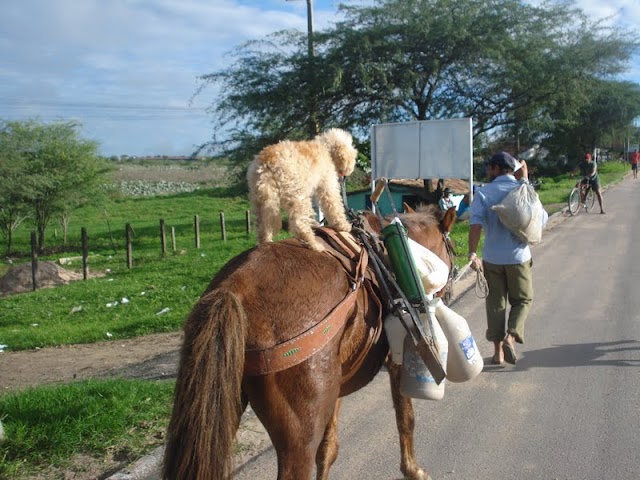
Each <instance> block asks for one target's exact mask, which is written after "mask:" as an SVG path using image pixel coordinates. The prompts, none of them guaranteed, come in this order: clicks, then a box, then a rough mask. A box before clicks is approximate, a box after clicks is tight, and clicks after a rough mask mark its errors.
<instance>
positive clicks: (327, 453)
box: [316, 399, 340, 480]
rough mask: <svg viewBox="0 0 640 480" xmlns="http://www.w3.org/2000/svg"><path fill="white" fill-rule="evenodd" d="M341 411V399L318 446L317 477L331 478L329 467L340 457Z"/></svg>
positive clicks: (319, 478)
mask: <svg viewBox="0 0 640 480" xmlns="http://www.w3.org/2000/svg"><path fill="white" fill-rule="evenodd" d="M339 411H340V399H338V400H337V401H336V406H335V408H334V409H333V415H331V420H329V423H328V424H327V428H326V430H325V431H324V438H323V439H322V443H320V447H319V448H318V454H317V455H316V472H317V473H316V479H317V480H327V479H328V478H329V469H330V468H331V465H333V462H335V461H336V458H338V412H339Z"/></svg>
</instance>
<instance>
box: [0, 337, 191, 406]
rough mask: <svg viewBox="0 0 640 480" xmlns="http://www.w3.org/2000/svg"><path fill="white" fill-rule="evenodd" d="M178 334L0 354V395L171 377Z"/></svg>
mask: <svg viewBox="0 0 640 480" xmlns="http://www.w3.org/2000/svg"><path fill="white" fill-rule="evenodd" d="M181 344H182V332H171V333H160V334H154V335H146V336H144V337H136V338H132V339H127V340H114V341H109V342H99V343H91V344H80V345H67V346H62V347H52V348H40V349H34V350H26V351H20V352H3V353H0V394H1V393H4V392H7V391H15V390H21V389H24V388H27V387H32V386H38V385H45V384H52V383H67V382H72V381H74V380H85V379H88V378H96V377H122V378H138V379H163V378H172V377H175V376H176V374H177V367H178V356H179V350H180V346H181Z"/></svg>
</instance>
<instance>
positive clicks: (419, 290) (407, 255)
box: [382, 223, 425, 304]
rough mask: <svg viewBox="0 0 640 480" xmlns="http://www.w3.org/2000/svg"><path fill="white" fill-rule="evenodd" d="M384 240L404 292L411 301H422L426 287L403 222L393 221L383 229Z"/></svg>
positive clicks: (392, 266)
mask: <svg viewBox="0 0 640 480" xmlns="http://www.w3.org/2000/svg"><path fill="white" fill-rule="evenodd" d="M382 240H383V241H384V244H385V246H386V247H387V253H388V255H389V261H390V262H391V268H392V269H393V273H394V274H395V276H396V281H397V282H398V285H399V286H400V289H401V290H402V293H404V294H405V295H406V297H407V299H408V300H409V301H410V302H411V303H414V304H415V303H421V302H422V300H423V299H424V298H425V292H424V287H423V286H422V282H421V281H419V280H418V278H417V275H418V269H417V267H416V264H415V262H414V260H413V257H412V256H411V252H410V250H409V242H408V240H407V231H406V229H405V228H404V227H403V226H402V225H401V224H398V223H391V224H389V225H387V226H386V227H384V228H383V229H382Z"/></svg>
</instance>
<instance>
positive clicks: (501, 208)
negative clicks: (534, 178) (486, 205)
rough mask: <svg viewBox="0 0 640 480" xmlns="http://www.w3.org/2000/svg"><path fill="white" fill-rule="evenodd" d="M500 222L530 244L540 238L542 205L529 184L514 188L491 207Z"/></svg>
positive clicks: (538, 240)
mask: <svg viewBox="0 0 640 480" xmlns="http://www.w3.org/2000/svg"><path fill="white" fill-rule="evenodd" d="M491 210H493V211H494V212H496V214H497V215H498V218H499V219H500V221H501V222H502V224H503V225H504V226H505V227H507V228H508V229H509V231H510V232H511V233H513V234H514V235H515V236H516V237H518V238H519V239H520V240H522V241H523V242H526V243H528V244H530V245H535V244H536V243H540V240H542V226H543V225H542V224H543V217H544V207H543V206H542V202H540V198H539V197H538V194H537V193H536V191H535V190H534V188H533V187H532V186H531V185H529V184H526V183H525V184H522V185H520V186H519V187H517V188H514V189H513V190H512V191H511V192H509V194H508V195H507V196H506V197H504V199H503V200H502V202H500V203H499V204H497V205H494V206H493V207H491Z"/></svg>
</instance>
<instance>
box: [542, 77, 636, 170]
mask: <svg viewBox="0 0 640 480" xmlns="http://www.w3.org/2000/svg"><path fill="white" fill-rule="evenodd" d="M567 111H570V110H569V109H560V110H559V111H558V112H557V116H556V118H555V122H554V125H553V127H552V129H551V130H550V134H549V136H548V138H547V139H545V140H544V141H543V144H544V145H545V146H546V147H547V148H549V150H550V151H551V152H552V153H563V154H567V155H568V156H569V157H571V158H574V159H575V160H576V162H577V161H578V159H580V158H582V155H583V154H584V152H587V151H592V150H593V149H594V148H596V147H612V146H613V143H614V140H615V138H616V137H623V136H624V135H625V134H626V133H627V132H628V130H629V128H630V126H631V125H632V123H633V120H634V119H635V118H637V117H639V116H640V85H638V84H637V83H631V82H617V81H594V82H593V83H592V84H591V86H590V88H589V89H588V91H587V92H586V100H585V102H584V103H583V104H582V105H580V106H579V107H578V108H577V110H576V111H575V113H571V114H569V115H567V114H566V113H565V112H567Z"/></svg>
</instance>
